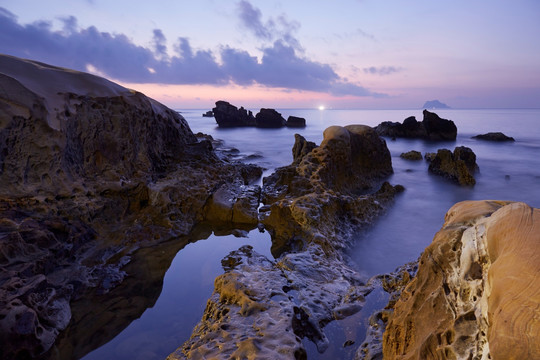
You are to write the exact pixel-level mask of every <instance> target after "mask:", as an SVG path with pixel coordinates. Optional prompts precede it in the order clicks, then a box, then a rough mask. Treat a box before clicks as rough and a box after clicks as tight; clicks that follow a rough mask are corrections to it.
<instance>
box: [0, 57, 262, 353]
mask: <svg viewBox="0 0 540 360" xmlns="http://www.w3.org/2000/svg"><path fill="white" fill-rule="evenodd" d="M0 65H1V66H0V89H1V91H0V210H1V211H0V270H1V271H0V309H4V310H0V311H5V313H2V314H1V315H0V329H1V331H0V342H1V343H2V344H3V345H2V347H1V348H0V357H2V358H14V357H22V358H24V357H40V356H42V355H43V353H45V352H46V351H47V350H48V349H49V348H51V346H52V345H53V343H54V342H55V340H56V338H57V336H58V335H59V334H60V333H61V332H62V331H64V329H66V327H67V326H68V323H69V322H70V319H71V317H72V314H71V308H70V302H71V301H72V300H74V299H77V298H81V297H84V296H85V295H87V294H88V293H89V292H93V293H97V294H106V293H108V292H110V291H113V290H114V289H115V288H116V287H117V286H118V285H119V284H121V283H122V282H123V281H124V278H125V276H126V275H129V274H127V273H125V272H124V270H123V268H124V266H126V264H127V263H128V262H129V261H130V260H129V259H130V258H129V256H125V255H129V254H131V253H132V252H134V251H135V250H137V249H139V248H141V247H144V246H152V245H155V244H157V243H159V242H163V241H166V240H169V239H171V238H173V237H174V238H176V237H177V236H180V235H186V234H188V233H189V232H190V231H191V230H192V229H193V227H194V226H195V224H197V223H198V222H201V221H203V220H204V219H205V217H206V215H205V210H206V208H205V204H207V202H208V201H209V199H211V198H214V197H213V193H214V191H216V190H217V189H220V187H221V186H225V187H226V188H227V185H224V184H231V185H230V186H229V187H228V188H229V189H232V188H233V187H234V186H236V185H238V189H236V190H237V191H236V192H234V191H233V190H231V192H232V193H234V194H236V195H237V198H238V201H236V203H235V204H234V206H233V216H232V217H231V219H230V220H229V222H228V224H229V225H228V226H229V227H234V226H235V225H234V224H235V221H238V222H240V223H244V222H246V221H248V222H249V221H251V225H250V226H252V227H254V226H255V223H256V214H257V210H256V209H257V206H258V201H257V200H256V196H255V195H254V193H251V192H250V191H248V190H246V192H245V193H244V192H242V190H241V189H243V188H245V189H248V188H249V189H251V188H250V187H249V184H250V183H251V182H252V181H253V179H254V177H256V176H257V173H258V174H259V176H260V174H261V169H256V168H255V167H253V166H249V165H243V164H238V163H233V162H231V161H225V160H220V158H218V156H216V154H215V152H214V151H213V146H212V142H211V141H210V140H209V139H201V140H199V139H197V138H196V137H195V136H194V135H193V133H192V132H191V130H190V129H189V127H188V125H187V123H186V121H185V120H184V119H183V118H182V117H181V116H180V115H179V114H178V113H177V112H175V111H173V110H170V109H168V108H166V107H165V106H163V105H161V104H159V103H157V102H156V101H154V100H152V99H149V98H147V97H145V96H144V95H142V94H140V93H137V92H135V91H132V90H128V89H125V88H123V87H121V86H119V85H117V84H114V83H111V82H109V81H107V80H105V79H102V78H99V77H96V76H93V75H90V74H84V73H80V72H76V71H71V70H66V69H61V68H56V67H53V66H50V65H46V64H42V63H37V62H33V61H30V60H22V59H17V58H13V57H10V56H5V55H1V56H0ZM254 190H255V189H254ZM217 197H219V194H218V195H216V198H217ZM210 216H211V215H210Z"/></svg>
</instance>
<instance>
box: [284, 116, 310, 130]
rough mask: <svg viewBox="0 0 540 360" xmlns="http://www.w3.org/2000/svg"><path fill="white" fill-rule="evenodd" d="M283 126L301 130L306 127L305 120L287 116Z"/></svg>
mask: <svg viewBox="0 0 540 360" xmlns="http://www.w3.org/2000/svg"><path fill="white" fill-rule="evenodd" d="M285 125H286V126H287V127H294V128H303V127H306V119H304V118H301V117H298V116H289V117H288V118H287V122H286V123H285Z"/></svg>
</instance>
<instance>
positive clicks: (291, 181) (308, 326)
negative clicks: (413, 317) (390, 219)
mask: <svg viewBox="0 0 540 360" xmlns="http://www.w3.org/2000/svg"><path fill="white" fill-rule="evenodd" d="M293 158H294V160H293V163H292V164H291V165H290V166H287V167H284V168H280V169H277V170H276V172H275V173H274V174H273V175H271V176H270V177H268V178H265V179H264V184H263V202H264V204H265V206H263V208H261V210H260V211H261V214H260V220H261V222H262V224H263V225H264V228H265V229H267V230H268V231H269V232H270V234H271V236H272V243H273V245H272V253H273V254H274V257H275V260H274V259H267V258H266V257H264V256H261V255H259V254H257V253H256V252H254V251H253V250H252V249H251V248H249V247H244V248H241V249H239V250H238V251H234V252H232V253H231V254H230V255H229V256H228V257H226V258H225V259H224V260H223V266H224V269H225V270H226V272H225V274H223V275H221V276H219V277H218V278H217V279H216V281H215V290H214V293H213V295H212V297H211V298H210V299H209V301H208V304H207V307H206V310H205V313H204V315H203V319H202V320H201V322H200V323H199V325H198V326H197V327H196V329H195V330H194V332H193V334H192V337H191V339H190V340H189V341H187V342H186V343H185V344H184V345H183V346H182V347H180V348H179V349H178V350H177V351H175V352H174V353H173V354H171V355H170V356H169V359H181V358H202V357H206V358H211V357H217V358H231V357H242V358H266V359H276V358H280V359H305V358H306V352H305V349H304V347H303V345H302V342H301V339H302V338H308V339H309V340H311V341H313V342H314V343H315V344H316V346H317V349H318V350H319V351H320V352H324V351H325V350H326V348H327V347H328V345H329V343H328V339H327V337H326V335H325V333H324V326H325V325H326V324H327V323H329V322H330V321H332V320H334V319H343V318H346V317H348V316H350V315H352V314H354V313H356V312H358V311H359V310H360V309H361V307H362V304H363V302H364V296H365V295H366V294H367V293H368V292H369V291H371V288H370V287H369V286H366V284H365V279H363V278H362V277H361V276H360V275H359V274H358V273H357V272H356V271H354V270H353V269H352V268H350V267H349V266H348V265H347V263H346V261H345V260H344V258H343V254H342V250H343V248H344V247H346V245H347V242H348V241H349V239H350V235H351V232H350V231H351V230H353V229H357V228H358V227H361V226H363V225H367V224H369V223H370V222H371V221H372V220H373V219H374V218H375V217H376V216H377V215H379V214H381V213H382V212H383V211H384V210H385V207H386V206H387V204H388V203H390V202H391V201H392V199H393V197H394V196H395V194H396V193H397V192H398V191H399V190H400V188H399V187H393V186H391V185H390V184H388V183H384V184H383V185H382V186H381V185H380V184H381V182H382V181H383V180H384V178H385V177H386V176H388V175H389V174H391V172H392V165H391V159H390V153H389V151H388V149H387V148H386V144H385V142H384V140H383V139H381V138H379V136H378V135H377V134H376V133H375V132H374V130H373V129H372V128H370V127H368V126H359V125H354V126H348V127H345V128H343V127H338V126H334V127H330V128H328V129H327V130H326V131H325V132H324V140H323V142H322V143H321V145H320V146H316V145H315V144H314V143H312V142H308V141H306V140H305V139H304V138H303V137H301V136H300V135H296V143H295V145H294V147H293ZM379 187H380V188H379ZM376 189H379V190H378V191H374V190H376ZM368 191H369V192H368Z"/></svg>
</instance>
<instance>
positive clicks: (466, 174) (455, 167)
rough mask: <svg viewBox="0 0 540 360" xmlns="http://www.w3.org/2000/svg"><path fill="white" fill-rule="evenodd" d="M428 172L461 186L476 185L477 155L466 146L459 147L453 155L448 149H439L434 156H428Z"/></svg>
mask: <svg viewBox="0 0 540 360" xmlns="http://www.w3.org/2000/svg"><path fill="white" fill-rule="evenodd" d="M426 160H428V161H429V167H428V170H429V171H430V172H432V173H434V174H437V175H440V176H443V177H445V178H447V179H450V180H452V181H455V182H457V183H458V184H459V185H464V186H467V185H474V184H476V180H475V178H474V173H475V172H476V171H477V170H478V165H477V164H476V154H475V153H474V152H473V151H472V150H471V149H470V148H468V147H466V146H458V147H456V148H455V149H454V152H453V153H452V152H451V151H450V150H448V149H439V150H437V153H436V154H434V155H428V154H426Z"/></svg>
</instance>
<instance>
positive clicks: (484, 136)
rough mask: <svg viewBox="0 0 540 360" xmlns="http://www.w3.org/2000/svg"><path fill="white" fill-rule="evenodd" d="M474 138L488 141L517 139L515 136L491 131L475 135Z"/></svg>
mask: <svg viewBox="0 0 540 360" xmlns="http://www.w3.org/2000/svg"><path fill="white" fill-rule="evenodd" d="M472 139H478V140H488V141H515V140H514V138H513V137H510V136H506V135H505V134H503V133H502V132H490V133H486V134H480V135H476V136H473V137H472Z"/></svg>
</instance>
